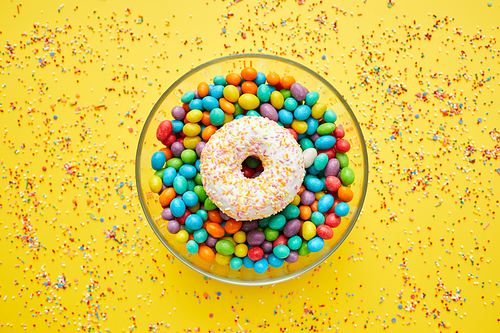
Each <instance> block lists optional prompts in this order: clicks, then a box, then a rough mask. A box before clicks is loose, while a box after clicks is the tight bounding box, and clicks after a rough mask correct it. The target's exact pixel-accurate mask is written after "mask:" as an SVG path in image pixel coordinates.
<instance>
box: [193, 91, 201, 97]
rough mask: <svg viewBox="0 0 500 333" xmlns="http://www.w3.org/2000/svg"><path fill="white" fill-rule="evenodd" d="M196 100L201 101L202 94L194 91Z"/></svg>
mask: <svg viewBox="0 0 500 333" xmlns="http://www.w3.org/2000/svg"><path fill="white" fill-rule="evenodd" d="M194 99H200V94H198V90H195V91H194Z"/></svg>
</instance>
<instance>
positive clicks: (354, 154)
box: [136, 54, 368, 285]
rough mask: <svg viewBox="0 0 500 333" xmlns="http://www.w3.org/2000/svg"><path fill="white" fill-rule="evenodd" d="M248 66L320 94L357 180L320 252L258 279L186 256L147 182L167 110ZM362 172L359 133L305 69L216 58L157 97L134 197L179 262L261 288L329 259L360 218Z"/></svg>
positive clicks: (278, 61) (324, 85) (345, 109)
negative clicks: (203, 84) (204, 86)
mask: <svg viewBox="0 0 500 333" xmlns="http://www.w3.org/2000/svg"><path fill="white" fill-rule="evenodd" d="M247 66H252V67H254V68H256V69H257V70H258V71H260V72H263V73H266V74H267V73H268V72H270V71H275V72H276V73H278V74H279V75H281V76H282V75H285V74H288V75H292V76H294V77H295V79H296V82H298V83H301V84H302V85H304V86H305V87H307V88H308V89H309V91H317V92H319V94H320V99H319V100H320V101H321V102H325V103H326V104H327V105H328V108H329V109H332V110H334V111H335V113H336V114H337V116H338V120H337V121H336V124H337V126H338V125H340V124H341V125H342V126H343V127H344V129H345V132H346V136H345V138H346V139H347V140H349V142H350V143H351V150H350V151H349V152H348V156H349V159H350V164H349V166H350V167H351V168H352V169H353V170H354V172H355V174H356V180H355V182H354V183H353V184H352V185H351V189H352V190H353V192H354V199H353V200H352V201H351V202H350V203H349V205H350V207H351V210H350V212H349V214H348V216H346V217H344V218H342V223H341V224H340V226H339V227H337V228H335V229H333V230H334V237H333V239H331V240H329V241H326V244H325V247H324V249H323V250H322V251H321V252H319V253H311V254H310V255H308V256H307V257H300V259H299V261H298V262H297V263H294V264H287V263H286V262H285V265H284V266H282V267H281V268H271V269H270V271H267V272H265V273H264V274H257V273H255V272H254V271H253V270H249V269H246V268H241V269H240V270H239V271H235V270H232V269H231V268H230V267H229V266H221V265H219V264H217V263H215V262H206V261H204V260H202V259H200V257H199V256H198V255H191V254H189V253H188V252H187V250H186V248H185V244H180V243H178V242H177V241H176V240H175V236H174V235H171V234H170V233H169V232H168V231H167V221H164V220H163V219H162V218H161V211H162V207H161V205H160V204H159V202H158V201H157V200H158V196H157V194H155V193H152V192H151V191H150V189H149V178H150V177H151V176H152V175H153V173H154V172H153V170H152V168H151V164H150V160H151V156H152V154H153V153H154V152H155V151H157V150H158V149H160V148H161V147H162V146H163V145H162V144H161V143H160V142H159V141H158V140H157V139H156V128H157V126H158V124H159V123H160V122H161V121H163V120H165V119H172V116H171V114H170V111H171V110H172V108H173V107H174V106H176V105H181V102H180V98H181V96H182V95H183V94H184V93H185V92H187V91H189V90H194V89H196V86H197V85H198V83H199V82H201V81H205V82H208V83H212V79H213V78H214V77H215V76H217V75H223V76H225V75H226V74H227V73H231V72H238V73H239V72H240V71H241V69H243V68H244V67H247ZM367 170H368V165H367V153H366V147H365V144H364V139H363V135H362V133H361V129H360V127H359V124H358V122H357V121H356V119H355V116H354V114H353V113H352V111H351V110H350V108H349V106H348V105H347V104H346V102H345V101H344V99H343V98H342V97H341V96H340V94H339V93H338V92H337V91H336V90H335V89H334V88H333V87H332V86H331V85H330V84H329V83H328V82H327V81H326V80H324V79H323V78H322V77H321V76H319V75H318V74H316V73H314V72H313V71H311V70H310V69H308V68H306V67H304V66H302V65H300V64H298V63H295V62H292V61H289V60H286V59H283V58H279V57H274V56H267V55H260V54H246V55H245V54H243V55H236V56H230V57H224V58H220V59H216V60H213V61H211V62H208V63H206V64H204V65H201V66H199V67H198V68H195V69H194V70H191V71H190V72H188V73H186V74H185V75H184V76H183V77H181V78H180V79H179V80H177V81H176V82H175V83H174V84H173V85H172V86H171V87H170V88H169V89H168V90H167V91H166V92H165V93H164V94H163V95H162V97H161V98H160V99H159V100H158V102H157V103H156V105H155V106H154V108H153V110H152V111H151V114H150V115H149V117H148V119H147V121H146V123H145V126H144V129H143V131H142V134H141V137H140V140H139V147H138V151H137V158H136V178H137V185H138V192H139V198H140V201H141V204H142V207H143V210H144V213H145V215H146V218H147V219H148V221H149V223H150V225H151V227H152V228H153V230H154V231H155V233H156V234H157V236H158V237H159V238H160V240H161V241H162V243H163V244H164V245H165V246H166V247H167V248H168V249H169V250H170V251H171V252H172V253H173V254H174V255H175V256H176V257H177V258H178V259H180V260H181V261H183V262H184V263H185V264H187V265H188V266H190V267H191V268H193V269H195V270H196V271H198V272H200V273H202V274H204V275H206V276H209V277H211V278H214V279H218V280H221V281H225V282H229V283H234V284H244V285H262V284H269V283H276V282H280V281H284V280H286V279H289V278H292V277H295V276H298V275H300V274H302V273H304V272H306V271H307V270H309V269H312V268H314V267H315V266H316V265H318V264H320V263H321V262H322V261H324V260H325V259H326V258H327V257H328V256H329V255H331V254H332V253H333V251H334V250H335V249H336V248H337V247H338V246H339V245H340V244H341V243H342V242H343V241H344V239H345V238H346V237H347V235H348V234H349V232H350V230H351V229H352V227H353V226H354V224H355V222H356V220H357V218H358V216H359V213H360V211H361V206H362V204H363V201H364V197H365V193H366V186H367V176H368V171H367Z"/></svg>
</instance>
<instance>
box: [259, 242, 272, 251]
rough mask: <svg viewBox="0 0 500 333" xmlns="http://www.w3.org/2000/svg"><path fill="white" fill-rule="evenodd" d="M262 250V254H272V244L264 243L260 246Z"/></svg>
mask: <svg viewBox="0 0 500 333" xmlns="http://www.w3.org/2000/svg"><path fill="white" fill-rule="evenodd" d="M260 248H261V249H262V250H264V253H270V252H273V242H270V241H267V240H266V241H264V243H262V245H261V246H260Z"/></svg>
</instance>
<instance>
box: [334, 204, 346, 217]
mask: <svg viewBox="0 0 500 333" xmlns="http://www.w3.org/2000/svg"><path fill="white" fill-rule="evenodd" d="M335 214H337V215H338V216H340V217H342V216H346V215H347V214H349V204H348V203H347V202H339V203H338V204H337V206H335Z"/></svg>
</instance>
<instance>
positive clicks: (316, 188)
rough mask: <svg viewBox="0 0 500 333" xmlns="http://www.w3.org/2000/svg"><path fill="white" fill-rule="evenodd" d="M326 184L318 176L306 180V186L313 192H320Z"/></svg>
mask: <svg viewBox="0 0 500 333" xmlns="http://www.w3.org/2000/svg"><path fill="white" fill-rule="evenodd" d="M323 187H324V184H323V182H322V181H321V180H319V179H318V178H309V179H308V180H307V181H306V188H307V189H308V190H309V191H311V192H320V191H322V190H323Z"/></svg>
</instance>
